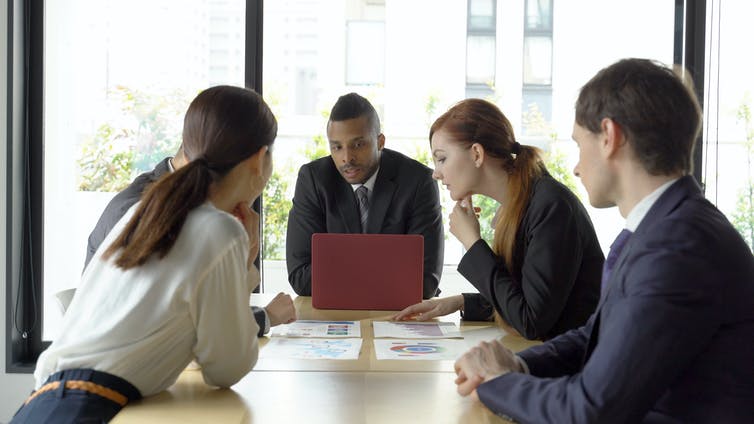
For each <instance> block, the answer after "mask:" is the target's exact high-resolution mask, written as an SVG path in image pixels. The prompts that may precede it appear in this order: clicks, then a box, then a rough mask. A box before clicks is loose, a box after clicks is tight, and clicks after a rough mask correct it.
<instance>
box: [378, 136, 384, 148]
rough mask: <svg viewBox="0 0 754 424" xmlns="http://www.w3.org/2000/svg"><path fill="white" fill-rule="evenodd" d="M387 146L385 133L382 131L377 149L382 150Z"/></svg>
mask: <svg viewBox="0 0 754 424" xmlns="http://www.w3.org/2000/svg"><path fill="white" fill-rule="evenodd" d="M383 147H385V134H383V133H380V134H379V135H378V136H377V150H382V148H383Z"/></svg>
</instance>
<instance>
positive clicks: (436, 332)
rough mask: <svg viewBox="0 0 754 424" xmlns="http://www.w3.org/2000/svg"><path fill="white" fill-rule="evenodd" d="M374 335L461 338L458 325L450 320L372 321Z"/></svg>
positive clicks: (402, 337) (409, 337)
mask: <svg viewBox="0 0 754 424" xmlns="http://www.w3.org/2000/svg"><path fill="white" fill-rule="evenodd" d="M372 325H373V326H374V337H375V338H380V337H395V338H400V339H447V338H462V337H463V335H461V332H460V331H459V329H458V327H457V326H456V325H455V324H454V323H452V322H399V321H374V322H372Z"/></svg>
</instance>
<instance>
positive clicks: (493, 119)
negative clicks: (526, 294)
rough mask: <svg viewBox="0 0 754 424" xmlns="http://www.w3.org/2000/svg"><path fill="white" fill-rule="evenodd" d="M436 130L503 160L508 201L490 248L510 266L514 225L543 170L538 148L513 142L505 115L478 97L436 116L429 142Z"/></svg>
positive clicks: (511, 264)
mask: <svg viewBox="0 0 754 424" xmlns="http://www.w3.org/2000/svg"><path fill="white" fill-rule="evenodd" d="M440 129H442V130H444V131H447V132H448V134H449V135H450V136H451V137H452V139H453V140H454V141H456V142H457V143H459V144H461V145H462V146H464V147H466V148H471V146H472V145H473V144H474V143H479V144H480V145H481V146H482V147H484V151H485V153H486V154H488V155H490V156H491V157H494V158H498V159H502V160H503V168H504V169H505V170H506V171H507V172H508V176H509V184H508V192H507V193H506V198H507V199H508V202H507V203H506V204H505V205H501V207H500V208H501V209H500V213H499V214H497V222H496V223H495V240H494V245H493V250H494V251H495V253H496V254H497V255H499V256H502V257H503V259H504V260H505V263H506V265H507V266H508V268H509V269H510V268H512V267H513V250H514V248H515V244H516V233H517V232H518V226H519V224H520V223H521V219H522V217H523V215H524V212H525V210H526V206H527V204H528V203H529V198H530V196H531V191H532V186H533V184H534V181H535V180H536V179H537V178H539V176H541V175H542V174H543V173H544V172H545V166H544V163H543V162H542V157H541V155H540V150H539V149H538V148H536V147H533V146H525V145H521V144H519V143H517V142H516V139H515V136H514V135H513V127H512V126H511V123H510V121H508V118H506V117H505V115H503V113H502V112H501V111H500V109H498V108H497V106H495V105H494V104H492V103H490V102H488V101H485V100H481V99H466V100H462V101H460V102H458V103H456V104H455V105H454V106H453V107H451V108H450V109H449V110H448V111H447V112H445V113H444V114H443V115H442V116H440V117H439V118H437V120H436V121H435V122H434V124H432V127H431V128H430V130H429V139H430V141H431V140H432V135H433V134H434V133H435V132H437V131H439V130H440Z"/></svg>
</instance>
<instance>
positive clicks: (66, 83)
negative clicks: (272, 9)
mask: <svg viewBox="0 0 754 424" xmlns="http://www.w3.org/2000/svg"><path fill="white" fill-rule="evenodd" d="M45 8H46V16H45V31H46V34H47V36H46V37H45V58H44V60H45V76H44V84H45V87H44V90H45V156H44V160H45V169H44V174H45V181H44V183H45V192H44V196H45V198H44V204H45V216H44V229H45V232H44V252H45V253H44V276H45V279H44V284H45V289H44V317H45V321H44V334H43V337H44V339H50V338H52V337H54V336H55V334H56V331H57V328H56V325H57V323H58V322H59V318H60V316H61V311H60V309H59V307H58V305H57V302H56V301H55V298H54V294H55V293H57V292H58V291H60V290H63V289H67V288H72V287H76V285H77V284H78V280H79V277H80V275H81V272H82V269H83V267H84V258H85V256H86V247H87V237H88V235H89V233H90V232H91V230H92V229H93V228H94V225H95V224H96V222H97V220H98V218H99V215H100V213H101V212H102V210H103V209H104V207H105V205H106V204H107V202H108V201H109V200H110V199H111V198H112V197H113V196H114V195H115V193H116V192H118V191H120V190H122V189H123V188H125V187H126V186H127V185H128V184H129V183H130V182H131V181H132V180H133V178H134V177H135V176H137V175H138V174H140V173H142V172H145V171H149V170H151V169H152V167H154V165H155V164H156V163H157V162H159V161H160V160H162V159H163V158H164V157H166V156H172V155H173V154H174V152H175V151H176V149H177V148H178V146H179V144H180V141H181V130H182V126H183V114H184V112H185V110H186V108H187V107H188V103H189V102H190V101H191V99H193V97H194V96H195V95H196V94H197V93H198V92H199V91H200V90H202V89H204V88H207V87H208V86H211V85H216V84H220V83H226V84H234V85H243V81H244V66H243V61H244V56H243V55H244V42H245V32H244V31H245V22H244V17H245V1H244V0H232V1H231V0H222V1H221V0H215V1H206V0H186V1H181V2H176V1H173V0H111V1H107V2H103V1H99V0H60V1H48V2H46V5H45Z"/></svg>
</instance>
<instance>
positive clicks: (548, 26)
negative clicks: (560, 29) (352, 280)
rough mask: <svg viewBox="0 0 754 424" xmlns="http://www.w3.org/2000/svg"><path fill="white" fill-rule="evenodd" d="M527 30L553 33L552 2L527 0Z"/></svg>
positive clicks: (550, 0)
mask: <svg viewBox="0 0 754 424" xmlns="http://www.w3.org/2000/svg"><path fill="white" fill-rule="evenodd" d="M524 22H525V26H526V29H527V30H540V31H547V30H549V31H552V0H526V19H525V20H524Z"/></svg>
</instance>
